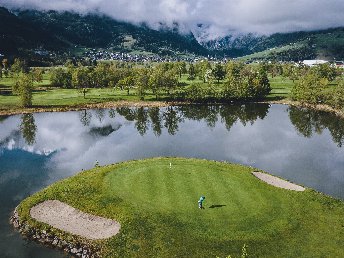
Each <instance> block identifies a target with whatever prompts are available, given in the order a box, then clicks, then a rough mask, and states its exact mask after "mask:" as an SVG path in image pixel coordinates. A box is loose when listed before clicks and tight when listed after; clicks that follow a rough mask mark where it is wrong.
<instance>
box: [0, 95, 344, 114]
mask: <svg viewBox="0 0 344 258" xmlns="http://www.w3.org/2000/svg"><path fill="white" fill-rule="evenodd" d="M234 103H239V104H240V103H242V104H249V103H265V104H280V105H288V106H295V107H306V108H309V109H313V110H318V111H325V112H330V113H333V114H335V115H336V116H338V117H340V118H344V111H342V110H339V109H335V108H332V107H330V106H329V105H326V104H317V105H312V104H308V103H301V102H298V101H292V100H289V99H285V100H270V101H269V100H267V101H266V100H265V101H264V100H263V101H252V102H251V101H237V102H235V101H232V102H227V103H226V102H208V103H207V102H206V103H196V102H187V101H152V102H151V101H115V102H103V103H94V104H85V105H78V106H63V107H47V106H44V107H31V108H18V109H8V110H0V116H11V115H20V114H28V113H43V112H68V111H80V110H85V109H97V108H99V109H107V108H118V107H168V106H182V105H223V104H234Z"/></svg>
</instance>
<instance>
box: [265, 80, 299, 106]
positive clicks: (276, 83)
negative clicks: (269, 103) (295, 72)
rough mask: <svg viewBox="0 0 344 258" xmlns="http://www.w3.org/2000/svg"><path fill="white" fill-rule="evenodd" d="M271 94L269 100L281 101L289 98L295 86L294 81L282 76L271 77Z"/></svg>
mask: <svg viewBox="0 0 344 258" xmlns="http://www.w3.org/2000/svg"><path fill="white" fill-rule="evenodd" d="M269 80H270V85H271V88H272V90H271V92H270V94H269V95H268V96H267V99H268V100H279V99H286V98H289V95H290V92H291V89H292V88H293V86H294V83H293V81H292V80H290V79H288V78H283V77H282V76H276V77H273V78H272V77H270V78H269Z"/></svg>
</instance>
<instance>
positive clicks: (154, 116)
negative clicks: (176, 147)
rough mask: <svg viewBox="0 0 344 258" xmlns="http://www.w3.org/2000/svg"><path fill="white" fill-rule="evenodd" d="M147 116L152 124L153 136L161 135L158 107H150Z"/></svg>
mask: <svg viewBox="0 0 344 258" xmlns="http://www.w3.org/2000/svg"><path fill="white" fill-rule="evenodd" d="M148 115H149V118H150V120H151V124H152V130H153V132H154V134H155V136H160V135H161V129H162V124H161V119H162V118H161V115H160V108H158V107H152V108H150V109H149V110H148Z"/></svg>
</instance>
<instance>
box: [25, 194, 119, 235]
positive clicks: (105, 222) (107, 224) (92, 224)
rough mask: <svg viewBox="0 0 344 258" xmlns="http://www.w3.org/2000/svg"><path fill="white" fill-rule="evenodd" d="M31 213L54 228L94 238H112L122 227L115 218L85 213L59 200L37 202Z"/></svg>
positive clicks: (33, 216)
mask: <svg viewBox="0 0 344 258" xmlns="http://www.w3.org/2000/svg"><path fill="white" fill-rule="evenodd" d="M30 215H31V217H32V218H34V219H36V220H38V221H40V222H44V223H46V224H49V225H50V226H52V227H54V228H57V229H60V230H63V231H66V232H68V233H71V234H74V235H78V236H82V237H85V238H87V239H92V240H96V239H105V238H110V237H112V236H114V235H116V234H117V233H118V232H119V230H120V228H121V225H120V224H119V223H118V222H116V221H114V220H111V219H106V218H103V217H99V216H95V215H91V214H88V213H84V212H82V211H80V210H77V209H75V208H73V207H72V206H69V205H68V204H65V203H63V202H60V201H57V200H49V201H44V202H42V203H40V204H37V205H36V206H34V207H32V208H31V210H30Z"/></svg>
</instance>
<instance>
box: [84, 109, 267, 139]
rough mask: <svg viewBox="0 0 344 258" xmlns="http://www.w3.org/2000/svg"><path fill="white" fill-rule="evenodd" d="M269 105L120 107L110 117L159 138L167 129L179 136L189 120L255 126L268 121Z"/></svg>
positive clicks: (99, 113) (86, 117)
mask: <svg viewBox="0 0 344 258" xmlns="http://www.w3.org/2000/svg"><path fill="white" fill-rule="evenodd" d="M269 107H270V106H269V105H268V104H246V105H223V106H221V105H212V106H207V105H186V106H177V107H173V106H169V107H167V108H159V107H152V108H144V107H118V108H116V110H115V109H111V110H109V112H108V116H109V118H112V119H113V118H116V117H117V114H118V115H120V116H122V117H124V118H125V119H126V120H127V121H131V122H134V125H135V128H136V130H137V131H138V133H139V134H140V135H141V136H143V135H145V134H146V133H147V131H148V130H149V129H151V130H152V131H153V133H154V134H155V135H156V136H158V137H159V136H160V135H161V134H162V130H163V128H166V129H167V132H168V134H170V135H175V134H176V133H177V132H178V130H179V125H180V123H183V122H184V120H185V119H188V120H196V121H201V120H204V121H205V122H206V124H207V126H208V127H210V128H214V127H215V126H216V123H217V122H218V121H219V119H221V121H222V122H223V123H224V124H225V126H226V128H227V130H230V129H231V127H232V126H233V125H234V124H235V123H236V122H237V121H240V122H241V123H242V124H244V125H246V124H247V123H250V124H253V123H254V122H255V121H256V120H257V119H258V118H260V119H264V118H265V116H266V115H267V114H268V112H269ZM95 113H96V117H97V118H98V119H99V116H100V117H101V119H99V120H100V121H102V120H103V119H104V116H105V112H104V110H101V111H97V110H96V111H95ZM91 117H92V115H91V114H88V113H87V112H86V111H83V112H82V113H81V119H80V121H81V122H82V123H83V124H84V125H89V124H90V119H91Z"/></svg>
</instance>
